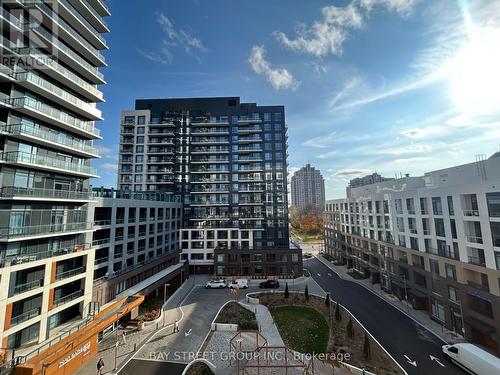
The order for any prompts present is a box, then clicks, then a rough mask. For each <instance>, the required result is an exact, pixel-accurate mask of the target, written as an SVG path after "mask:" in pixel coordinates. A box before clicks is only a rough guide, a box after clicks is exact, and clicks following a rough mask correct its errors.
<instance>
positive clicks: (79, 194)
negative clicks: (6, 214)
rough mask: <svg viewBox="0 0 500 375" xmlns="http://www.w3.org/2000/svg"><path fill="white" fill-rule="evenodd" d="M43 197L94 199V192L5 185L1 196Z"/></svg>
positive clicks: (1, 189) (0, 191) (0, 192)
mask: <svg viewBox="0 0 500 375" xmlns="http://www.w3.org/2000/svg"><path fill="white" fill-rule="evenodd" d="M16 197H22V198H41V199H63V200H85V201H90V200H92V193H91V192H88V191H87V192H85V191H70V190H55V189H39V188H24V187H18V186H3V187H2V188H0V198H16Z"/></svg>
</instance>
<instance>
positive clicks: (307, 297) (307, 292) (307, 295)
mask: <svg viewBox="0 0 500 375" xmlns="http://www.w3.org/2000/svg"><path fill="white" fill-rule="evenodd" d="M304 296H305V297H306V301H309V289H308V288H307V284H306V289H305V290H304Z"/></svg>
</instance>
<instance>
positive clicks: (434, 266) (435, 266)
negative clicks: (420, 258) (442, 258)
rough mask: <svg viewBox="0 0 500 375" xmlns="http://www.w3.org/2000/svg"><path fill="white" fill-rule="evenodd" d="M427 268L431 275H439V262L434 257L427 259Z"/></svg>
mask: <svg viewBox="0 0 500 375" xmlns="http://www.w3.org/2000/svg"><path fill="white" fill-rule="evenodd" d="M429 268H430V270H431V273H432V274H433V275H436V276H439V262H438V261H437V260H434V259H429Z"/></svg>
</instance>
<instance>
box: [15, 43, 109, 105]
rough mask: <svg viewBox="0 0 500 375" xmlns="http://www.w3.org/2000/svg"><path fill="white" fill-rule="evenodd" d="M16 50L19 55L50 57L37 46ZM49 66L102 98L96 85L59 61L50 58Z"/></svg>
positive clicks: (44, 59) (42, 58) (43, 59)
mask: <svg viewBox="0 0 500 375" xmlns="http://www.w3.org/2000/svg"><path fill="white" fill-rule="evenodd" d="M16 52H17V53H18V54H20V55H29V56H30V57H33V58H35V59H38V60H42V61H46V60H47V58H50V56H49V55H47V54H45V53H44V52H43V51H42V50H40V49H37V48H19V49H16ZM47 65H48V67H49V68H51V69H54V70H56V71H57V72H58V73H59V74H61V75H63V76H64V77H66V78H68V79H69V80H71V81H72V82H74V83H76V84H77V85H79V86H81V87H82V88H83V89H85V90H86V91H88V92H90V93H91V94H92V95H94V96H95V97H97V98H99V99H100V100H102V99H103V94H102V92H100V91H99V90H98V88H97V85H93V84H90V83H88V82H87V81H85V80H83V79H82V78H80V77H79V76H77V75H76V74H75V73H73V72H71V71H69V70H68V69H66V68H65V67H63V66H62V65H60V64H59V63H57V62H56V61H54V60H50V64H47Z"/></svg>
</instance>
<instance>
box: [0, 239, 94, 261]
mask: <svg viewBox="0 0 500 375" xmlns="http://www.w3.org/2000/svg"><path fill="white" fill-rule="evenodd" d="M90 248H91V246H90V244H73V245H70V246H64V247H60V248H58V249H52V250H46V251H38V252H35V253H34V252H31V251H28V250H27V249H20V250H18V253H17V254H9V255H6V256H5V257H2V258H0V266H2V267H8V266H14V265H16V264H24V263H29V262H35V261H37V260H40V259H47V258H53V257H56V256H60V255H67V254H72V253H81V252H82V251H86V250H89V249H90ZM0 254H1V253H0Z"/></svg>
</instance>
